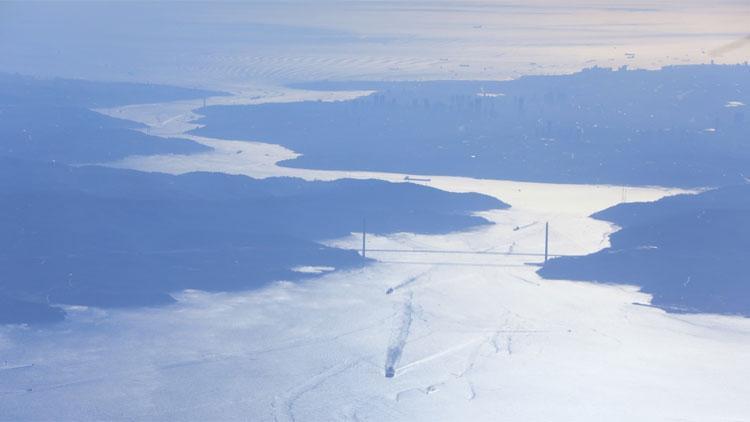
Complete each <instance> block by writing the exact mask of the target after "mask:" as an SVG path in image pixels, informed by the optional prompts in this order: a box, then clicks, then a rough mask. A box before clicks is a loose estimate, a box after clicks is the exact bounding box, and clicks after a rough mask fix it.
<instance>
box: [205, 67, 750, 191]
mask: <svg viewBox="0 0 750 422" xmlns="http://www.w3.org/2000/svg"><path fill="white" fill-rule="evenodd" d="M748 84H750V66H747V65H734V66H725V65H721V66H719V65H697V66H673V67H667V68H664V69H662V70H659V71H646V70H634V71H630V70H619V71H611V70H609V69H601V68H593V69H587V70H585V71H582V72H580V73H576V74H572V75H561V76H529V77H523V78H520V79H518V80H513V81H504V82H481V81H480V82H474V81H437V82H320V83H312V84H301V85H296V87H301V88H308V89H325V90H346V89H373V90H377V93H376V94H374V95H370V96H368V97H364V98H359V99H356V100H352V101H341V102H303V103H288V104H261V105H247V106H212V107H207V108H204V109H201V111H200V113H201V114H204V115H205V117H204V118H202V119H200V121H199V123H201V124H203V125H205V126H204V127H202V128H199V129H196V130H195V133H197V134H200V135H205V136H212V137H219V138H227V139H248V140H258V139H262V140H263V141H265V142H270V143H275V144H281V145H284V146H286V147H289V148H291V149H293V150H295V151H297V152H300V153H302V154H303V155H302V156H301V157H299V158H297V159H295V160H293V161H289V162H286V163H285V165H288V166H295V167H304V168H324V169H341V170H373V171H390V172H401V173H408V174H444V175H460V176H472V177H487V178H499V179H513V180H525V181H543V182H563V183H614V184H630V185H652V184H658V185H667V186H689V187H694V186H719V185H728V184H736V183H740V182H741V181H742V177H743V175H747V174H750V164H748V163H750V144H748V143H747V139H748V134H750V118H747V116H746V114H747V111H746V109H747V106H742V105H739V104H740V103H743V104H750V90H749V89H748ZM733 101H734V102H738V103H730V102H733Z"/></svg>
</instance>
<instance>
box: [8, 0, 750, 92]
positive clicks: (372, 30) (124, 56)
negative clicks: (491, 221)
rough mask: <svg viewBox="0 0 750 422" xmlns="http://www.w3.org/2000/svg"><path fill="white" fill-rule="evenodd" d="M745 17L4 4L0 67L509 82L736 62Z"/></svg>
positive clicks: (173, 77) (215, 76)
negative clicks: (590, 70)
mask: <svg viewBox="0 0 750 422" xmlns="http://www.w3.org/2000/svg"><path fill="white" fill-rule="evenodd" d="M748 19H750V3H748V2H746V1H727V0H720V1H712V2H696V1H662V2H659V1H650V2H649V1H641V2H632V1H631V2H619V3H618V2H594V1H578V2H562V1H536V2H517V3H511V2H495V1H474V2H459V1H398V2H396V1H390V2H389V1H357V2H336V1H304V2H302V1H294V2H276V1H275V2H267V3H264V2H239V3H236V2H235V3H215V2H211V3H204V2H190V3H176V2H164V3H159V4H155V3H140V2H123V3H106V4H105V3H95V2H93V3H92V2H85V3H67V2H55V3H41V2H39V3H38V2H31V3H30V2H27V3H0V54H1V55H2V60H0V70H4V71H19V72H22V73H28V74H37V75H51V76H68V77H83V78H96V79H118V80H123V79H124V80H138V81H159V82H172V83H184V84H191V85H203V86H212V87H219V86H222V87H226V86H235V85H242V84H246V83H250V82H258V81H268V82H286V81H298V80H310V79H321V78H342V79H368V78H376V79H383V78H385V79H419V78H430V79H435V78H438V79H454V78H508V77H514V76H518V75H520V74H526V73H562V72H569V71H573V70H577V69H580V68H582V67H587V66H591V65H595V64H596V65H602V66H618V65H621V64H629V65H631V66H637V67H659V66H661V65H665V64H673V63H705V62H708V61H710V60H711V59H714V60H716V61H717V62H742V61H745V60H747V57H748V55H750V46H748V44H747V43H742V42H737V40H741V39H743V38H744V37H746V36H747V35H748V31H750V30H749V29H748V27H747V22H748ZM733 42H734V43H735V44H733V45H734V47H736V48H729V49H722V47H723V46H727V45H731V43H733ZM717 49H719V50H717ZM712 52H714V53H720V54H718V55H717V54H713V55H712V54H711V53H712Z"/></svg>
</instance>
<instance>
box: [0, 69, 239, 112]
mask: <svg viewBox="0 0 750 422" xmlns="http://www.w3.org/2000/svg"><path fill="white" fill-rule="evenodd" d="M217 95H228V94H226V93H223V92H219V91H207V90H202V89H190V88H180V87H176V86H169V85H158V84H142V83H141V84H139V83H126V82H96V81H85V80H81V79H60V78H55V79H40V78H34V77H30V76H24V75H18V74H9V73H0V104H46V105H58V106H66V107H83V108H107V107H116V106H124V105H130V104H148V103H161V102H166V101H178V100H191V99H200V98H204V97H211V96H217Z"/></svg>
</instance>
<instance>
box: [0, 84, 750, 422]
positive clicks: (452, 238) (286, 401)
mask: <svg viewBox="0 0 750 422" xmlns="http://www.w3.org/2000/svg"><path fill="white" fill-rule="evenodd" d="M274 92H276V91H274ZM360 94H361V93H360ZM254 95H255V94H251V95H249V97H248V98H245V99H242V98H235V99H225V100H224V101H247V100H252V101H261V100H262V99H259V98H254V99H253V98H252V97H253V96H254ZM299 95H304V96H307V95H313V94H312V93H300V92H296V93H294V92H286V93H284V96H282V95H279V96H275V97H274V98H275V100H279V99H282V98H286V99H291V98H293V97H294V96H299ZM325 95H328V96H327V97H326V99H328V100H334V99H336V98H338V97H336V96H333V95H332V94H325ZM342 95H345V96H347V95H359V94H356V93H354V94H342ZM340 98H345V97H340ZM213 101H219V99H209V102H213ZM198 105H200V104H196V103H195V102H193V103H192V104H189V103H178V104H171V105H150V106H142V107H137V106H134V107H127V108H122V109H115V110H107V111H105V112H106V113H107V114H110V115H113V116H116V117H122V118H129V119H133V120H136V121H142V122H147V123H150V124H153V125H154V127H152V128H151V129H150V133H152V134H160V135H168V136H174V135H180V134H182V133H183V132H184V130H186V129H189V128H190V122H189V121H190V120H191V119H192V118H194V115H193V114H191V113H192V112H191V109H192V108H194V107H196V106H198ZM193 139H195V140H197V141H199V142H204V143H206V144H208V145H211V146H213V147H215V148H216V150H215V151H213V152H210V153H206V154H198V155H192V156H160V157H145V158H131V159H127V160H124V161H122V162H119V163H115V165H117V166H121V167H130V168H137V169H142V170H159V171H167V172H173V173H181V172H186V171H192V170H211V171H222V172H228V173H237V174H247V175H251V176H255V177H267V176H275V175H293V176H299V177H304V178H307V179H334V178H339V177H357V178H367V177H376V178H381V179H385V180H392V181H403V178H404V176H405V175H402V174H384V173H370V172H368V173H364V172H334V171H308V170H303V169H289V168H284V167H279V166H277V165H276V161H278V160H279V159H284V158H289V157H292V156H294V153H293V152H291V151H288V150H286V149H284V148H281V147H279V146H273V145H267V144H262V143H247V142H236V141H226V140H218V139H207V138H196V137H193ZM238 151H242V152H240V153H238ZM429 178H430V179H431V181H430V182H429V183H427V184H429V185H431V186H435V187H438V188H441V189H445V190H450V191H462V192H463V191H475V192H481V193H486V194H489V195H494V196H497V197H498V198H500V199H502V200H503V201H506V202H509V203H510V204H511V205H512V208H511V209H509V210H502V211H491V212H486V213H483V214H482V215H484V216H485V217H487V218H489V219H491V220H492V221H493V222H495V223H496V224H495V225H492V226H488V227H482V228H479V229H475V230H471V231H468V232H460V233H452V234H448V235H414V234H408V233H401V234H397V235H393V236H387V237H382V236H381V237H378V236H368V247H369V248H370V251H369V252H368V256H370V257H373V258H376V259H378V260H379V262H378V263H375V264H372V265H369V266H367V267H366V268H362V269H358V270H353V271H341V272H329V273H326V274H323V275H322V276H320V277H318V278H316V279H313V280H311V281H308V282H303V283H298V284H293V283H288V282H283V281H280V282H278V283H276V284H273V285H271V286H268V287H267V288H264V289H262V290H258V291H252V292H245V293H220V294H209V293H204V292H199V291H186V292H182V293H179V294H178V297H179V302H178V303H177V304H175V305H173V306H168V307H161V308H153V309H137V310H123V311H106V312H105V311H102V310H97V309H86V308H80V307H79V308H71V309H70V310H69V311H70V313H71V315H72V317H71V318H70V320H69V321H67V322H65V323H63V324H60V325H58V326H56V327H54V328H50V329H43V330H37V329H24V328H4V329H3V331H2V332H0V333H1V334H0V353H2V356H4V359H6V360H7V361H8V363H7V364H6V365H5V366H0V394H1V395H0V419H8V420H21V419H51V420H61V419H74V420H80V419H136V420H148V419H150V420H165V419H169V420H185V419H189V420H226V419H242V420H268V421H271V420H277V421H285V420H299V421H309V420H404V421H412V420H429V421H433V420H440V421H442V420H449V421H462V420H512V421H550V420H554V421H560V420H563V421H581V420H592V421H602V420H606V421H618V420H622V421H634V420H638V421H645V420H653V421H667V420H674V421H678V420H679V421H742V420H750V402H748V401H747V397H750V383H748V382H747V375H748V374H750V361H749V360H748V359H747V358H746V355H747V351H748V350H750V319H743V318H734V317H726V316H716V315H672V314H667V313H665V312H663V311H661V310H659V309H655V308H651V307H648V306H641V305H638V304H635V303H639V304H647V303H648V302H649V297H648V295H645V294H642V293H639V292H638V291H637V288H635V287H632V286H615V285H596V284H590V283H582V282H570V281H546V280H542V279H540V278H539V277H538V276H537V275H536V273H535V270H536V267H535V266H532V265H527V264H528V263H538V262H539V261H540V260H541V259H542V258H541V257H540V256H538V254H539V253H540V252H542V251H543V233H544V223H545V222H549V223H550V227H551V230H550V238H551V240H550V248H551V253H553V254H584V253H589V252H593V251H596V250H599V249H601V248H603V247H606V246H607V245H608V239H607V235H608V234H609V233H611V231H612V230H613V229H614V228H613V227H612V226H610V225H608V224H606V223H604V222H600V221H595V220H592V219H590V218H588V215H590V214H591V213H592V212H594V211H597V210H600V209H603V208H605V207H608V206H611V205H613V204H616V203H618V202H620V201H622V200H623V199H627V200H629V201H644V200H655V199H658V198H660V197H662V196H664V195H669V194H674V193H677V192H678V191H677V190H674V189H664V188H622V187H617V186H586V185H556V184H541V183H519V182H513V181H499V180H476V179H469V178H460V177H441V176H429ZM359 242H360V238H359V236H358V235H357V234H353V235H352V236H350V237H348V238H345V239H336V240H332V241H330V243H331V244H336V245H340V246H345V247H351V248H357V247H358V246H359ZM420 251H421V252H420ZM477 252H479V253H477ZM32 364H33V366H31V365H32ZM387 367H392V368H393V370H394V376H393V377H392V378H388V377H386V370H387Z"/></svg>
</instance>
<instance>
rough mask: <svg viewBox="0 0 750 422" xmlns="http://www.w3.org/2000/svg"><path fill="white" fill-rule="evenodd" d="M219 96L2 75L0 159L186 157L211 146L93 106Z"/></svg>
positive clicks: (83, 160)
mask: <svg viewBox="0 0 750 422" xmlns="http://www.w3.org/2000/svg"><path fill="white" fill-rule="evenodd" d="M209 95H221V93H219V92H211V91H201V90H193V89H184V88H176V87H169V86H162V85H146V84H126V83H109V82H106V83H105V82H88V81H79V80H67V79H48V80H46V79H34V78H29V77H25V76H18V75H7V74H0V122H2V124H0V157H2V156H4V157H14V158H23V159H30V160H42V161H56V162H60V163H71V164H80V163H97V162H105V161H113V160H117V159H121V158H124V157H127V156H128V155H136V154H138V155H150V154H169V153H174V154H190V153H195V152H202V151H208V150H210V148H208V147H206V146H204V145H201V144H198V143H196V142H193V141H190V140H186V139H164V138H160V137H155V136H148V135H146V134H144V133H142V132H139V131H137V130H135V129H141V128H143V126H142V125H140V124H138V123H134V122H130V121H125V120H120V119H115V118H111V117H108V116H104V115H102V114H99V113H96V112H94V111H91V110H90V109H91V108H97V107H113V106H116V105H127V104H138V103H150V102H160V101H175V100H184V99H192V98H202V97H204V96H209Z"/></svg>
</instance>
